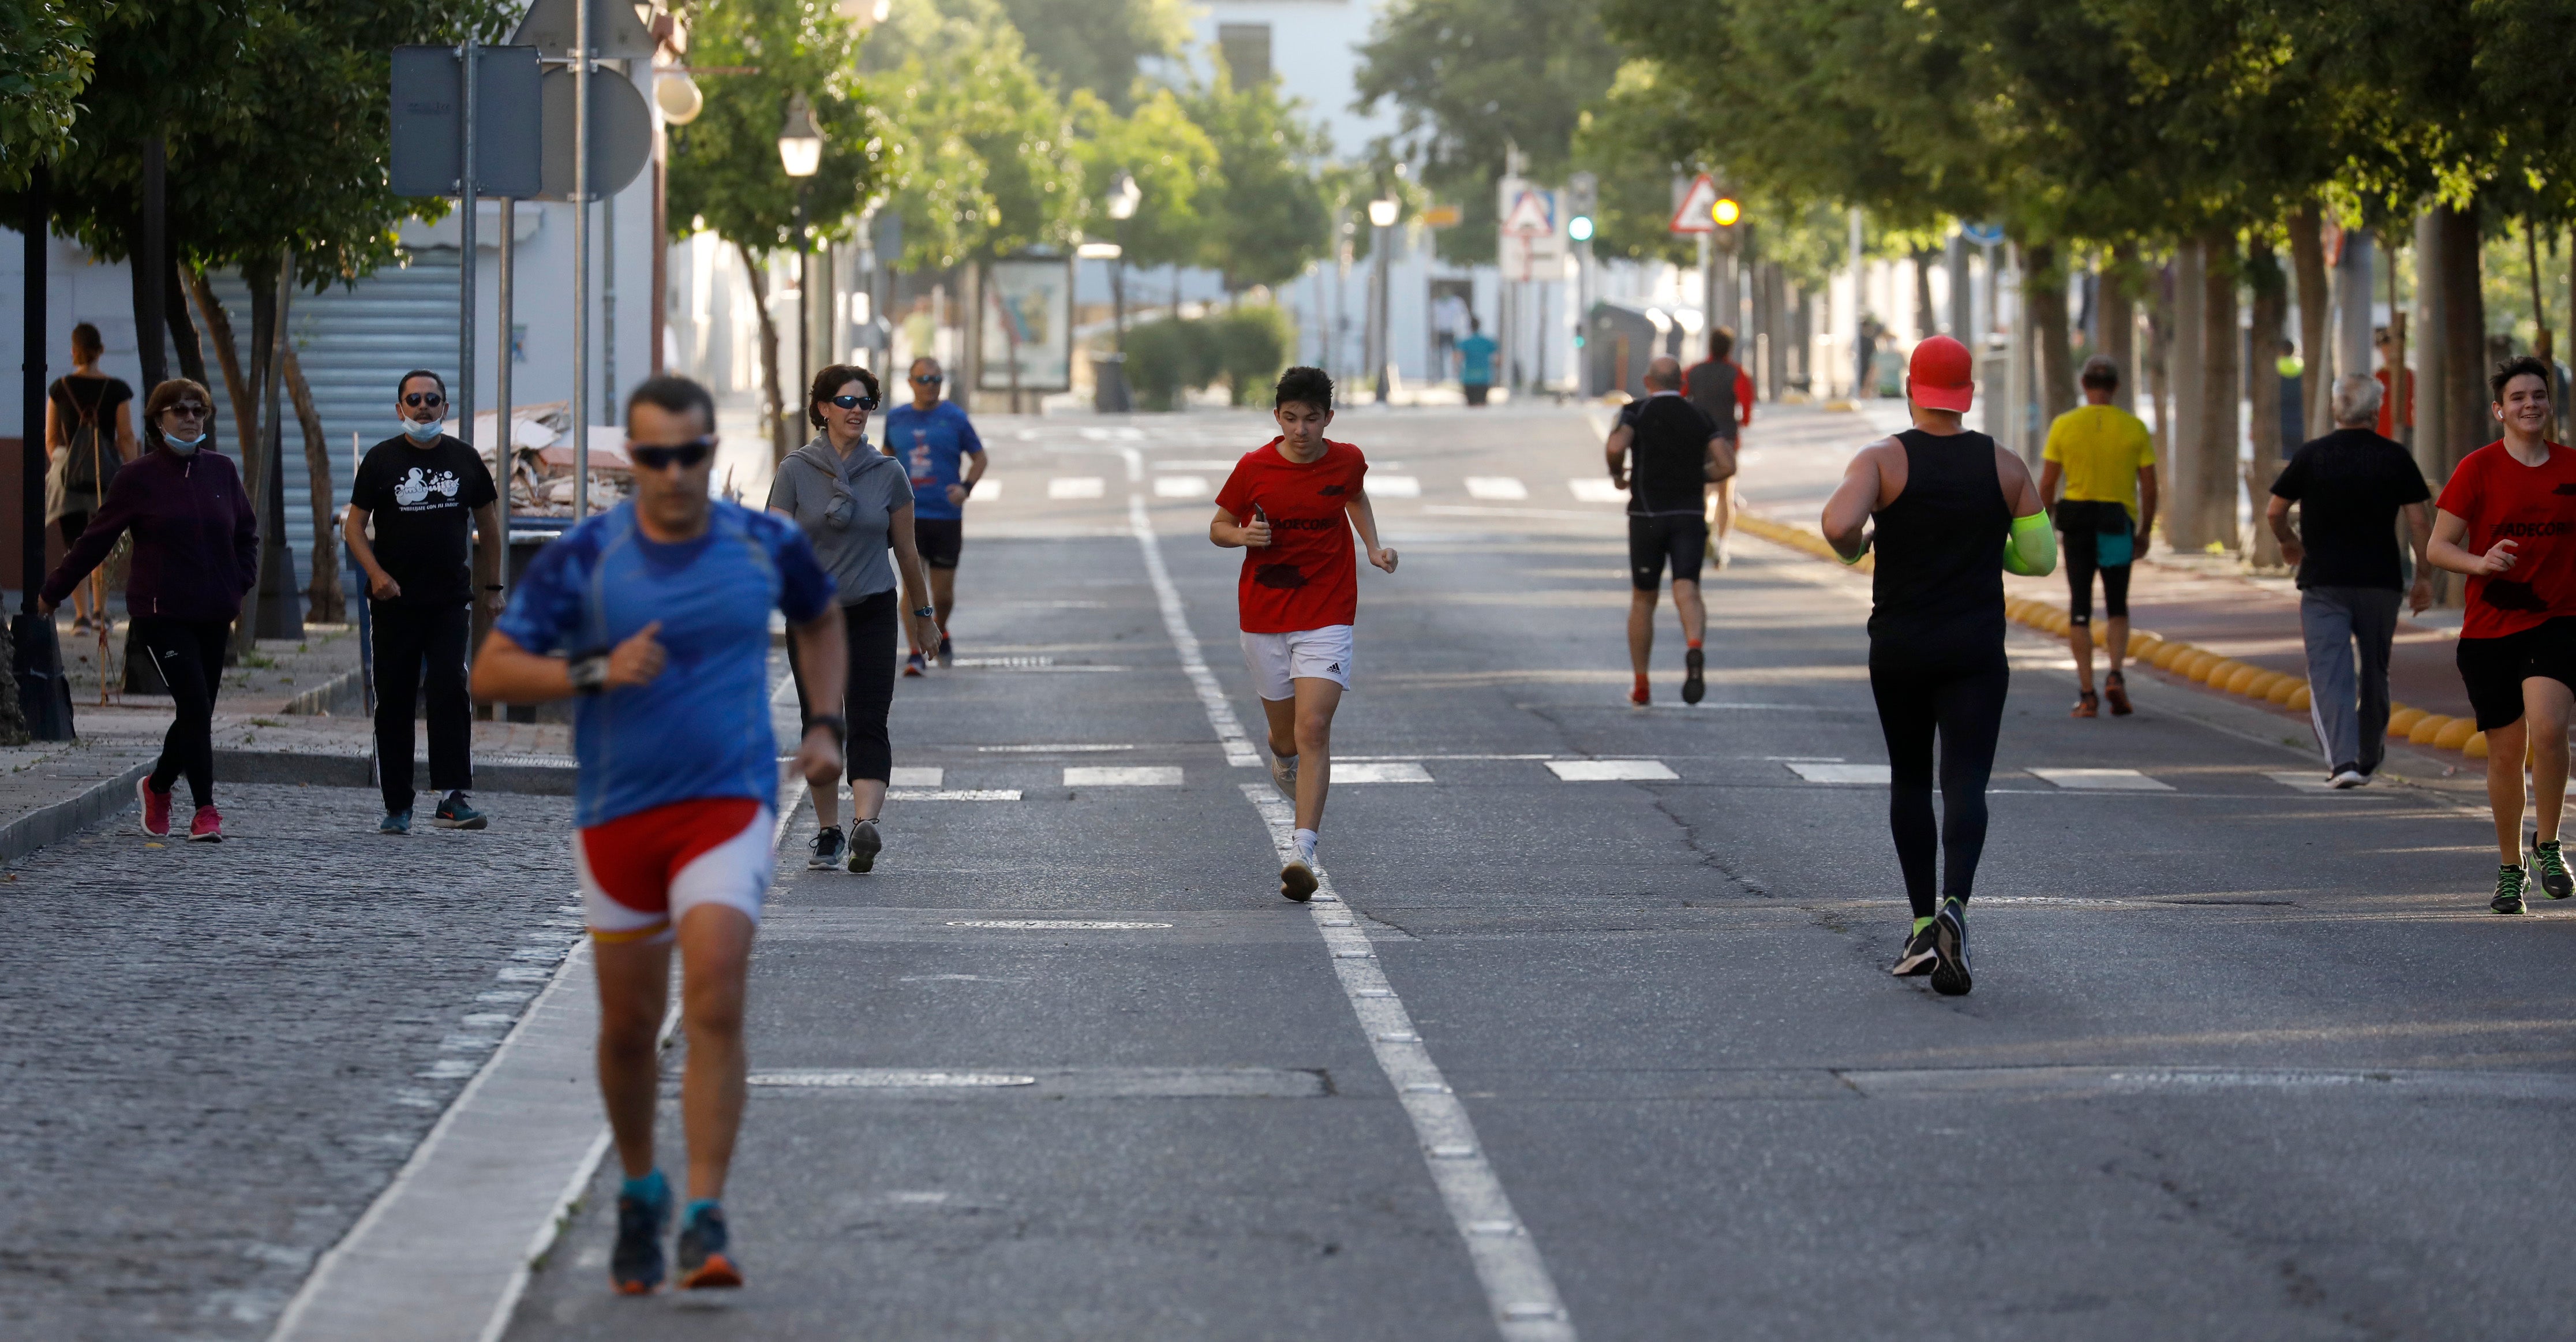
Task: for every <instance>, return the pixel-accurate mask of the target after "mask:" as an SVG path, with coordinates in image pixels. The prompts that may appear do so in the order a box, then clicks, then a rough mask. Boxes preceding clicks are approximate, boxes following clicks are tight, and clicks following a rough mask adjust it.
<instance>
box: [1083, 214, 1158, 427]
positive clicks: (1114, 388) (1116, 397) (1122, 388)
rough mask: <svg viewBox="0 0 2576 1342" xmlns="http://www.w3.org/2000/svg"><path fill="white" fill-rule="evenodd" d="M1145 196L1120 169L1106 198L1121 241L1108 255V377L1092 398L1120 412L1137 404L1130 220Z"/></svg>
mask: <svg viewBox="0 0 2576 1342" xmlns="http://www.w3.org/2000/svg"><path fill="white" fill-rule="evenodd" d="M1144 199H1145V193H1144V191H1142V190H1141V189H1139V188H1138V187H1137V185H1136V178H1135V175H1134V174H1132V173H1129V172H1126V171H1124V170H1121V171H1120V172H1119V174H1118V180H1117V181H1115V182H1112V183H1111V184H1110V186H1109V195H1108V198H1107V199H1106V201H1104V202H1103V203H1104V204H1106V205H1107V206H1108V209H1109V218H1110V220H1111V221H1112V222H1114V223H1116V224H1117V225H1118V241H1117V242H1116V244H1114V245H1112V246H1111V247H1109V248H1108V251H1109V252H1110V253H1111V256H1110V258H1109V329H1110V341H1111V353H1110V356H1109V360H1108V366H1107V368H1106V369H1105V370H1103V371H1104V372H1105V374H1106V376H1107V379H1108V380H1107V381H1104V382H1102V383H1101V386H1100V390H1099V392H1098V394H1096V395H1095V396H1094V397H1093V401H1094V404H1095V407H1096V408H1098V409H1101V410H1107V411H1113V412H1116V413H1121V414H1123V413H1125V412H1127V411H1129V410H1133V409H1135V408H1136V406H1135V393H1134V391H1133V390H1132V389H1131V388H1130V386H1129V383H1128V381H1127V221H1128V220H1130V219H1133V218H1135V217H1136V207H1137V206H1138V205H1139V204H1141V203H1143V201H1144Z"/></svg>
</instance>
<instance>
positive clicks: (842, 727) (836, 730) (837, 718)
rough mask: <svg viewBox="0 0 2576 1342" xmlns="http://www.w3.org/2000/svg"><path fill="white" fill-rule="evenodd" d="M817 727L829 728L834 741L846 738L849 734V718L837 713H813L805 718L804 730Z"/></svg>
mask: <svg viewBox="0 0 2576 1342" xmlns="http://www.w3.org/2000/svg"><path fill="white" fill-rule="evenodd" d="M817 727H829V728H831V729H832V739H833V740H835V741H841V740H846V739H848V738H849V735H850V720H849V719H848V718H845V717H842V716H841V715H840V714H838V713H815V714H812V715H810V716H808V717H807V718H806V719H805V730H807V731H809V732H810V731H812V730H814V729H815V728H817Z"/></svg>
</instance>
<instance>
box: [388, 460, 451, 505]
mask: <svg viewBox="0 0 2576 1342" xmlns="http://www.w3.org/2000/svg"><path fill="white" fill-rule="evenodd" d="M458 488H459V486H458V484H457V482H456V472H454V471H432V470H424V469H422V468H421V467H418V466H414V467H412V468H411V469H410V470H409V471H408V472H405V473H404V475H403V478H402V483H400V484H397V485H395V486H394V506H395V507H398V508H400V509H402V510H403V511H404V512H407V513H416V512H421V511H424V508H423V505H424V504H426V505H427V506H428V507H429V508H446V507H452V506H454V504H455V502H456V491H457V489H458ZM433 496H436V497H442V498H444V499H445V502H442V503H430V502H429V500H430V499H431V498H432V497H433Z"/></svg>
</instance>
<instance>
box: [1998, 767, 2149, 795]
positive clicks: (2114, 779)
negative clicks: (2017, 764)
mask: <svg viewBox="0 0 2576 1342" xmlns="http://www.w3.org/2000/svg"><path fill="white" fill-rule="evenodd" d="M2025 772H2027V773H2029V774H2030V776H2031V777H2033V778H2042V779H2046V780H2047V781H2049V782H2051V783H2055V784H2056V785H2058V786H2059V787H2062V788H2064V789H2066V790H2067V791H2069V792H2171V791H2173V790H2174V789H2173V784H2171V783H2167V782H2164V781H2163V780H2161V779H2155V778H2149V777H2147V776H2146V775H2145V774H2142V773H2139V772H2138V771H2137V770H2135V769H2030V770H2026V771H2025Z"/></svg>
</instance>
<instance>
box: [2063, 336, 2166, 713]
mask: <svg viewBox="0 0 2576 1342" xmlns="http://www.w3.org/2000/svg"><path fill="white" fill-rule="evenodd" d="M2082 381H2083V385H2084V402H2085V403H2084V405H2083V406H2081V407H2079V408H2077V409H2074V410H2069V411H2067V412H2066V413H2065V414H2063V415H2059V416H2058V417H2057V422H2056V423H2053V424H2051V425H2049V426H2048V445H2047V446H2046V447H2044V448H2042V449H2041V450H2040V454H2039V455H2040V460H2041V463H2042V464H2041V466H2040V470H2039V496H2040V498H2041V499H2043V500H2045V501H2046V502H2047V503H2048V505H2049V511H2050V512H2051V513H2052V514H2053V515H2054V516H2055V518H2056V521H2057V529H2058V531H2059V532H2060V533H2062V534H2063V535H2064V536H2065V541H2064V543H2063V544H2062V545H2061V547H2060V548H2059V551H2058V552H2059V553H2060V554H2063V555H2064V556H2066V586H2067V589H2068V592H2067V595H2068V600H2067V603H2066V621H2067V623H2066V644H2067V646H2068V647H2069V648H2071V649H2072V650H2073V651H2074V653H2075V682H2076V685H2077V686H2078V687H2079V688H2080V689H2081V690H2082V694H2081V695H2080V696H2079V697H2078V698H2077V699H2076V701H2075V716H2076V717H2079V718H2090V717H2096V716H2099V715H2100V713H2101V711H2102V699H2103V697H2106V696H2107V697H2108V698H2109V699H2110V701H2111V715H2112V716H2113V717H2125V716H2127V715H2128V713H2129V712H2130V708H2129V688H2128V682H2127V681H2125V680H2123V679H2122V678H2121V676H2120V661H2121V658H2122V657H2123V656H2124V655H2126V654H2127V652H2128V650H2129V563H2130V561H2131V560H2132V559H2134V558H2135V557H2136V555H2137V551H2138V549H2139V547H2141V546H2143V545H2144V544H2145V543H2146V537H2147V536H2148V535H2149V534H2150V533H2151V532H2153V531H2154V530H2155V525H2156V445H2155V440H2154V439H2153V438H2151V437H2149V436H2148V434H2147V426H2146V425H2145V424H2144V423H2142V422H2140V420H2139V419H2138V417H2137V416H2135V415H2132V414H2130V413H2129V412H2128V411H2126V410H2122V409H2121V408H2119V407H2118V406H2115V405H2113V404H2111V394H2112V393H2113V392H2116V391H2118V390H2119V389H2120V367H2119V365H2118V364H2115V363H2113V362H2111V361H2110V360H2109V359H2105V358H2102V357H2100V356H2099V355H2096V356H2095V357H2093V358H2090V359H2087V360H2085V361H2084V376H2083V379H2082ZM2061 486H2062V488H2061ZM2097 569H2098V570H2100V572H2101V574H2102V610H2103V613H2104V614H2105V615H2107V616H2108V617H2109V619H2110V625H2111V627H2110V629H2109V630H2108V631H2107V632H2108V634H2109V637H2108V638H2106V639H2105V640H2104V641H2103V646H2105V647H2106V648H2108V649H2109V650H2110V653H2111V673H2110V675H2109V676H2107V677H2105V678H2104V679H2103V682H2102V691H2103V693H2102V695H2096V694H2094V692H2093V574H2094V572H2095V570H2097Z"/></svg>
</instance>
